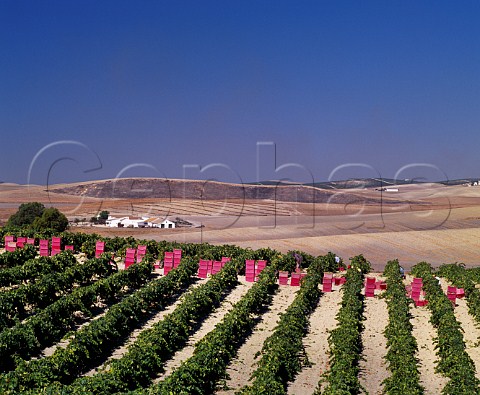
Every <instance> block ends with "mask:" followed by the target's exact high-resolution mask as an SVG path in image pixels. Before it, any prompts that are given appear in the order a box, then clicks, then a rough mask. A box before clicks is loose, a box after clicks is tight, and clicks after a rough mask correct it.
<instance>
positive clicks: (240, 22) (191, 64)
mask: <svg viewBox="0 0 480 395" xmlns="http://www.w3.org/2000/svg"><path fill="white" fill-rule="evenodd" d="M479 15H480V2H478V1H461V2H454V1H367V2H359V1H329V2H326V1H312V2H307V1H289V2H285V1H225V0H223V1H216V2H213V1H140V2H138V1H135V2H134V1H119V0H115V1H63V0H61V1H60V0H59V1H53V0H52V1H21V0H2V1H0V52H1V56H0V130H1V139H2V142H1V147H2V149H1V156H0V168H1V172H0V180H2V181H7V182H18V183H26V182H27V178H28V173H29V168H30V167H31V173H30V175H31V181H32V182H35V183H41V184H45V183H46V180H47V176H48V174H50V178H49V179H48V180H49V183H55V182H64V181H65V182H74V181H83V180H88V179H102V178H113V177H115V176H116V175H118V174H119V173H121V175H123V176H153V177H155V176H159V177H162V176H164V177H168V178H181V177H182V176H183V172H184V171H183V165H184V164H198V165H200V166H204V167H205V166H208V165H210V164H212V163H221V164H222V166H223V167H220V166H217V167H214V168H211V167H210V168H207V170H206V171H204V172H203V173H199V172H198V171H197V170H195V169H192V168H189V169H188V170H187V172H186V175H187V177H189V178H204V177H214V178H217V179H220V180H224V181H238V180H240V179H241V180H243V181H245V182H246V181H254V180H256V178H257V174H259V177H260V178H262V179H267V178H270V179H277V178H284V177H289V178H291V179H294V180H296V181H301V180H304V179H305V178H307V180H308V177H305V174H307V172H306V171H305V169H308V171H309V172H311V174H312V175H313V177H314V179H315V181H320V180H326V179H327V178H328V177H329V175H330V174H331V173H332V171H333V172H334V174H333V177H334V178H348V177H356V176H365V177H372V176H376V175H378V174H377V173H380V174H381V175H382V176H384V177H393V176H394V175H395V173H396V172H397V171H398V170H399V169H400V168H402V167H403V166H406V165H409V164H411V163H418V162H421V163H428V164H430V165H432V166H437V167H438V168H439V169H440V170H432V169H430V170H428V169H427V168H423V169H421V168H415V169H414V170H411V171H410V174H407V173H408V171H406V172H401V176H402V177H403V176H405V178H406V177H422V176H425V177H431V178H437V179H439V178H443V174H445V175H446V176H447V177H448V178H450V179H453V178H461V177H480V23H478V17H479ZM61 141H75V142H77V143H79V144H72V143H59V142H61ZM258 141H271V142H274V143H276V145H277V166H279V165H282V164H286V163H296V164H298V165H301V166H303V168H304V169H303V170H291V169H290V171H289V170H285V171H284V170H282V171H278V172H276V173H275V172H274V171H273V170H272V169H273V159H272V158H273V155H272V152H271V150H270V152H267V151H269V148H268V147H262V150H263V149H265V151H262V153H261V158H260V164H259V168H260V171H259V172H257V164H256V162H257V148H256V143H257V142H258ZM50 143H57V144H56V145H53V146H52V147H50V148H47V149H45V150H44V151H42V152H40V151H41V150H42V148H44V147H45V146H47V145H48V144H50ZM80 144H83V145H80ZM37 154H38V155H37ZM36 155H37V157H36V160H35V161H34V162H33V164H32V160H33V159H34V158H35V156H36ZM357 162H358V163H364V164H366V165H369V166H371V167H372V168H373V169H374V170H372V168H364V170H361V171H359V170H358V169H355V168H352V167H345V168H343V169H341V170H339V171H334V170H335V169H336V168H337V166H341V165H343V164H347V163H357ZM138 163H143V164H145V165H142V166H139V165H136V164H138ZM100 166H101V168H99V167H100ZM227 168H230V170H227ZM49 169H50V173H49ZM85 170H91V171H90V172H84V171H85ZM429 172H430V173H429ZM427 173H428V174H427Z"/></svg>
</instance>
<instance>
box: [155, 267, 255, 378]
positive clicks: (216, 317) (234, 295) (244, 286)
mask: <svg viewBox="0 0 480 395" xmlns="http://www.w3.org/2000/svg"><path fill="white" fill-rule="evenodd" d="M252 284H253V283H250V282H246V281H245V276H240V277H239V285H237V286H236V287H235V288H234V289H233V290H232V292H230V293H229V294H228V295H227V297H226V298H225V299H224V300H223V301H222V303H221V304H220V306H219V307H218V308H217V309H216V310H215V311H214V312H213V313H212V314H210V315H209V316H208V318H207V319H206V320H205V321H204V322H203V323H202V325H201V326H200V328H199V329H198V330H197V331H196V332H195V333H194V334H193V336H191V337H190V339H189V340H188V342H187V344H186V346H185V347H184V348H183V349H181V350H179V351H177V352H176V353H175V355H174V356H173V358H172V359H170V360H169V361H168V362H167V363H166V364H165V371H164V373H163V374H162V375H160V376H159V377H157V379H156V380H155V382H158V381H160V380H163V379H164V378H165V377H167V376H168V375H170V374H171V373H172V372H173V370H174V369H176V368H178V367H179V366H180V365H181V363H182V362H183V361H185V360H187V359H188V358H190V357H191V356H192V355H193V351H194V350H195V345H196V344H197V343H198V341H200V340H201V339H202V338H203V337H204V336H205V335H206V334H207V333H208V332H210V331H212V330H213V329H214V328H215V326H216V325H217V324H218V323H219V322H221V321H222V319H223V317H224V316H225V315H226V314H227V313H228V312H229V311H230V310H231V309H232V308H233V305H234V304H235V303H237V302H238V301H239V300H240V299H241V298H242V296H243V295H245V294H246V293H247V291H248V290H249V289H250V287H251V286H252Z"/></svg>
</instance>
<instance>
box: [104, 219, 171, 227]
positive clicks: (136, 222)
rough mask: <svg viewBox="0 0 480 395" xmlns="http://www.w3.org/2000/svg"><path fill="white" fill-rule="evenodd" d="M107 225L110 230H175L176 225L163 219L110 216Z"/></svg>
mask: <svg viewBox="0 0 480 395" xmlns="http://www.w3.org/2000/svg"><path fill="white" fill-rule="evenodd" d="M105 225H106V226H108V227H110V228H166V229H174V228H175V227H176V223H175V222H173V221H170V220H168V219H162V218H157V217H153V218H148V217H143V218H138V217H120V218H116V217H112V216H109V217H108V219H107V220H106V221H105Z"/></svg>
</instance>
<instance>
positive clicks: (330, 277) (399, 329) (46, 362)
mask: <svg viewBox="0 0 480 395" xmlns="http://www.w3.org/2000/svg"><path fill="white" fill-rule="evenodd" d="M4 236H6V235H3V234H2V240H8V241H6V242H5V246H4V247H5V248H4V249H2V250H1V252H2V253H1V254H0V287H1V290H0V393H2V394H20V393H22V394H122V393H130V394H165V395H169V394H188V395H191V394H217V395H227V394H272V395H275V394H290V395H295V394H315V395H321V394H329V395H330V394H361V393H365V394H398V395H405V394H413V395H415V394H432V395H437V394H452V395H459V394H465V395H471V394H480V380H479V379H480V346H479V341H480V339H479V337H480V329H479V328H480V326H479V323H480V285H479V284H480V268H478V269H477V268H474V269H466V268H465V267H464V266H463V265H461V264H446V265H442V266H440V267H439V268H437V269H434V268H433V267H432V266H431V265H430V264H428V263H425V262H421V263H418V264H417V265H415V266H414V267H413V268H412V271H411V273H407V275H406V276H403V275H402V273H401V268H400V264H399V262H398V261H397V260H392V261H389V262H388V263H386V265H385V270H384V271H383V273H370V264H369V262H368V261H367V260H366V259H365V258H364V257H363V256H361V255H360V256H356V257H353V258H350V259H349V260H346V262H343V261H342V260H340V262H339V261H338V259H336V256H335V254H333V253H328V254H327V255H324V256H316V257H315V256H311V255H309V254H306V253H303V252H301V251H295V252H294V251H291V252H289V253H288V254H282V253H280V252H278V251H275V250H272V249H259V250H251V249H243V248H240V247H236V246H231V245H223V246H213V245H209V244H206V243H203V244H181V243H175V242H166V241H162V242H156V241H151V240H136V239H134V238H131V237H129V238H101V237H99V236H98V235H85V234H81V233H63V234H61V235H60V238H55V243H60V240H61V245H60V246H56V248H55V250H53V249H52V253H50V250H48V251H49V253H48V254H43V253H42V255H43V256H40V248H39V245H40V240H39V239H44V240H45V239H46V238H50V237H51V236H53V235H51V234H49V235H41V236H40V237H38V235H37V238H36V239H34V238H33V237H32V236H34V235H28V236H29V237H31V238H30V239H28V240H29V241H30V240H34V241H31V242H28V243H27V242H26V240H27V239H26V237H25V238H22V237H18V238H17V240H18V241H14V242H13V241H12V240H13V239H12V237H11V236H10V237H8V238H7V239H5V237H4ZM18 236H20V235H18ZM12 243H13V244H12ZM42 243H45V242H42ZM43 245H45V244H43ZM50 245H53V244H52V241H51V242H50ZM66 246H68V248H66ZM99 246H101V248H100V247H99ZM44 248H48V246H47V247H44ZM6 250H8V251H6ZM53 251H55V252H54V253H53ZM132 251H137V255H136V258H135V259H134V258H131V253H132ZM140 251H142V253H141V254H140ZM265 263H266V265H265ZM209 265H210V266H209ZM249 265H250V266H249ZM250 268H252V269H251V270H250ZM297 284H298V285H297ZM452 290H453V291H452Z"/></svg>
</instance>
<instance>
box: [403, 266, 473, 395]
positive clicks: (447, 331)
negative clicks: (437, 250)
mask: <svg viewBox="0 0 480 395" xmlns="http://www.w3.org/2000/svg"><path fill="white" fill-rule="evenodd" d="M412 273H413V275H414V276H417V277H422V279H423V288H424V290H425V292H426V298H427V299H428V308H429V309H430V311H431V313H432V316H431V318H430V322H431V323H432V325H433V326H434V327H435V328H436V330H437V337H436V338H435V339H434V341H435V343H436V346H435V347H436V349H437V355H438V357H439V361H438V363H437V366H436V368H435V369H436V371H437V372H438V373H441V374H442V375H444V376H445V377H448V378H449V379H450V380H449V381H448V383H447V384H446V385H445V387H444V388H443V390H442V394H444V395H471V394H480V388H479V384H480V382H479V380H478V379H477V378H476V377H475V364H474V363H473V361H472V359H471V358H470V356H469V355H468V354H467V352H466V351H465V342H464V340H463V334H462V328H461V326H460V324H459V322H458V321H457V320H456V318H455V314H454V312H453V306H452V303H451V302H450V300H449V299H448V298H447V296H446V295H445V294H444V293H443V291H442V288H441V287H440V285H439V284H438V281H437V279H436V278H435V277H434V276H433V269H432V267H431V266H430V265H429V264H428V263H426V262H421V263H418V264H417V265H415V266H414V267H413V268H412Z"/></svg>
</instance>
